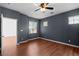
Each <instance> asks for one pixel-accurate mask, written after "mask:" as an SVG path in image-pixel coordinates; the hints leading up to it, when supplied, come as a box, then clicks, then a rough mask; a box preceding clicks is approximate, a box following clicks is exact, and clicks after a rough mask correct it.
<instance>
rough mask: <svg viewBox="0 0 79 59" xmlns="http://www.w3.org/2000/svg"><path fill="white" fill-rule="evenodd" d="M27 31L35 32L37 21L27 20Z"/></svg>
mask: <svg viewBox="0 0 79 59" xmlns="http://www.w3.org/2000/svg"><path fill="white" fill-rule="evenodd" d="M29 33H30V34H32V33H37V22H35V21H29Z"/></svg>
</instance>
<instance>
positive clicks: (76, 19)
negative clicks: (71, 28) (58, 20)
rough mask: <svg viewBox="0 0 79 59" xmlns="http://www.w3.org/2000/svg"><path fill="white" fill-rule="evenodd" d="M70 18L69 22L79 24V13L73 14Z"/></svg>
mask: <svg viewBox="0 0 79 59" xmlns="http://www.w3.org/2000/svg"><path fill="white" fill-rule="evenodd" d="M68 20H69V21H68V24H79V15H76V16H71V17H69V18H68Z"/></svg>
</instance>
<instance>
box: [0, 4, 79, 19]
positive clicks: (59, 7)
mask: <svg viewBox="0 0 79 59" xmlns="http://www.w3.org/2000/svg"><path fill="white" fill-rule="evenodd" d="M0 6H2V7H6V8H9V9H12V10H16V11H18V12H20V13H23V14H25V15H27V16H30V17H33V18H37V19H42V18H46V17H49V16H53V15H56V14H59V13H63V12H67V11H70V10H73V9H77V8H79V3H49V5H48V6H50V7H54V10H46V12H45V13H43V12H41V11H40V10H39V11H37V12H34V10H36V9H38V8H39V7H38V6H39V3H36V4H35V3H10V4H8V3H0ZM51 12H53V13H52V14H51Z"/></svg>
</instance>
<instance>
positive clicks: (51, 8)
mask: <svg viewBox="0 0 79 59" xmlns="http://www.w3.org/2000/svg"><path fill="white" fill-rule="evenodd" d="M46 9H50V10H53V9H54V8H53V7H46Z"/></svg>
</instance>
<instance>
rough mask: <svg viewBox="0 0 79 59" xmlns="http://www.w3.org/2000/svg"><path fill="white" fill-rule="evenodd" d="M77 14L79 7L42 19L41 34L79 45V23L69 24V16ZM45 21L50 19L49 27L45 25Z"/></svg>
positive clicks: (78, 13)
mask: <svg viewBox="0 0 79 59" xmlns="http://www.w3.org/2000/svg"><path fill="white" fill-rule="evenodd" d="M75 15H79V9H76V10H72V11H69V12H65V13H62V14H58V15H55V16H51V17H48V18H45V19H43V20H41V21H40V22H41V25H40V31H41V34H40V36H41V37H44V38H48V39H51V40H56V41H60V42H65V43H69V44H73V45H77V46H79V24H73V25H69V24H68V17H70V16H75ZM44 21H48V27H44V26H43V22H44ZM69 40H70V41H71V42H69Z"/></svg>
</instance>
